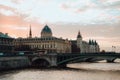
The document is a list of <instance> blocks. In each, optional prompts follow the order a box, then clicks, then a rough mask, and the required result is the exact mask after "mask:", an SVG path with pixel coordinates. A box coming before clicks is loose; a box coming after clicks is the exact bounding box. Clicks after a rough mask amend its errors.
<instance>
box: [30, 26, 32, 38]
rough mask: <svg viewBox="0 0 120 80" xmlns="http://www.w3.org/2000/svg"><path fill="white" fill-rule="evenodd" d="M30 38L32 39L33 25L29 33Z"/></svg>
mask: <svg viewBox="0 0 120 80" xmlns="http://www.w3.org/2000/svg"><path fill="white" fill-rule="evenodd" d="M29 38H32V31H31V25H30V31H29Z"/></svg>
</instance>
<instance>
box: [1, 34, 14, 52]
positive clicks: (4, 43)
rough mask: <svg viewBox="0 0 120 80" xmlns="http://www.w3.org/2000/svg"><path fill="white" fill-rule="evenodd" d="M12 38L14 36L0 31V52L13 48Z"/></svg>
mask: <svg viewBox="0 0 120 80" xmlns="http://www.w3.org/2000/svg"><path fill="white" fill-rule="evenodd" d="M13 40H14V38H11V37H10V36H8V34H7V33H6V34H4V33H2V32H0V52H11V51H12V50H14V45H13Z"/></svg>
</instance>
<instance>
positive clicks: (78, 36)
mask: <svg viewBox="0 0 120 80" xmlns="http://www.w3.org/2000/svg"><path fill="white" fill-rule="evenodd" d="M77 38H82V36H81V34H80V30H79V32H78V35H77Z"/></svg>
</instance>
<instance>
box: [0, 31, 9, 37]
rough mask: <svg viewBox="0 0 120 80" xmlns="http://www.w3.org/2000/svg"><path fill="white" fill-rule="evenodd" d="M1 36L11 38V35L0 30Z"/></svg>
mask: <svg viewBox="0 0 120 80" xmlns="http://www.w3.org/2000/svg"><path fill="white" fill-rule="evenodd" d="M0 37H2V38H11V37H10V36H8V34H7V33H6V34H4V33H2V32H0Z"/></svg>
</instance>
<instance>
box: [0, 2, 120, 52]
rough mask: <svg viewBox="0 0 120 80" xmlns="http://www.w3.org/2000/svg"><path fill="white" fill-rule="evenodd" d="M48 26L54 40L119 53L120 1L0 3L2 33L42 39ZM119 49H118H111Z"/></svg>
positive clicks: (0, 27) (0, 30)
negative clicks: (87, 43)
mask: <svg viewBox="0 0 120 80" xmlns="http://www.w3.org/2000/svg"><path fill="white" fill-rule="evenodd" d="M46 24H47V25H48V26H49V27H50V28H51V29H52V32H53V36H56V37H58V38H59V37H62V38H64V39H66V38H68V39H69V40H75V39H76V36H77V34H78V31H79V30H80V32H81V35H82V37H83V40H85V41H89V39H93V40H96V41H97V42H98V44H99V45H100V48H101V50H103V49H105V50H106V51H113V50H115V51H117V52H120V0H0V32H3V33H8V34H9V35H10V36H11V37H15V38H17V37H28V35H29V28H30V25H31V28H32V34H33V37H40V33H41V29H42V28H43V27H44V26H45V25H46ZM112 46H116V48H114V49H113V48H112Z"/></svg>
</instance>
